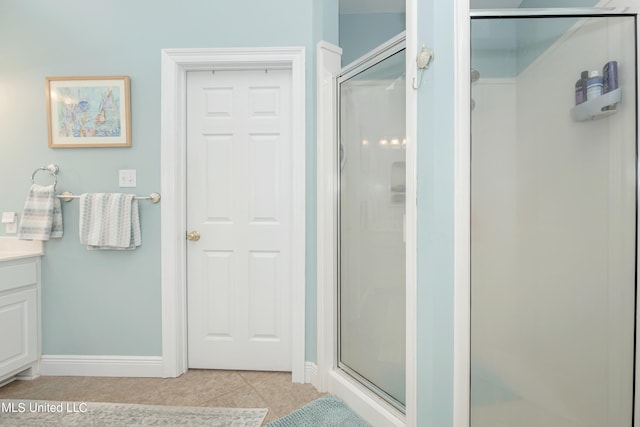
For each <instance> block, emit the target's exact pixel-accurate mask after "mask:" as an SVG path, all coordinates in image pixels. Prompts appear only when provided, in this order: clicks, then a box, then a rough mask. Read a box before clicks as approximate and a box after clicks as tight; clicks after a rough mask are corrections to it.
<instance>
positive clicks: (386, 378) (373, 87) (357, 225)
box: [337, 42, 406, 411]
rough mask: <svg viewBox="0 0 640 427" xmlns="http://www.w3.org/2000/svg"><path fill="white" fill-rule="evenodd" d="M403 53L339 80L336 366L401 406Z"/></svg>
mask: <svg viewBox="0 0 640 427" xmlns="http://www.w3.org/2000/svg"><path fill="white" fill-rule="evenodd" d="M404 70H405V52H404V42H402V43H395V44H394V45H393V46H390V47H388V48H386V49H384V50H383V51H381V52H377V53H376V54H374V55H372V56H371V57H370V58H369V59H368V60H367V61H364V62H361V63H359V64H358V65H356V66H355V67H354V68H351V69H347V70H345V71H344V72H343V74H342V75H341V76H340V77H339V79H338V85H339V93H338V97H339V113H340V116H339V123H340V125H339V138H338V141H340V147H339V150H338V151H339V152H340V159H338V161H339V164H340V168H339V170H340V188H339V212H338V216H339V218H338V223H339V238H338V242H339V245H340V247H339V259H338V266H339V267H338V268H339V274H338V279H339V280H338V346H337V347H338V354H337V359H338V360H337V362H338V367H339V369H341V370H342V371H344V372H346V373H347V374H349V375H350V376H351V377H353V378H354V379H356V380H357V381H359V382H360V383H361V384H363V385H364V386H366V387H367V388H369V389H370V390H371V391H373V392H374V393H376V394H378V395H379V396H380V397H382V398H383V399H385V400H386V401H387V402H388V403H390V404H392V405H393V406H395V407H396V408H398V409H399V410H401V411H404V404H405V244H404V234H403V228H404V213H405V147H406V139H405V74H404Z"/></svg>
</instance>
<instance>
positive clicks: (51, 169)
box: [31, 163, 60, 188]
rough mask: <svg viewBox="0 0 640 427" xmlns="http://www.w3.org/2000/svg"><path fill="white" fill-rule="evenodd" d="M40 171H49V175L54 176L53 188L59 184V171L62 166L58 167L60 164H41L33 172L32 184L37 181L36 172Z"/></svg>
mask: <svg viewBox="0 0 640 427" xmlns="http://www.w3.org/2000/svg"><path fill="white" fill-rule="evenodd" d="M40 171H45V172H48V173H49V175H51V176H52V177H53V188H55V187H56V185H58V172H59V171H60V168H59V167H58V165H56V164H54V163H51V164H50V165H47V166H41V167H39V168H38V169H36V170H34V171H33V173H32V174H31V183H32V184H35V183H36V174H37V173H38V172H40Z"/></svg>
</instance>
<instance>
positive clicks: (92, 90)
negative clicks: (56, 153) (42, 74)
mask: <svg viewBox="0 0 640 427" xmlns="http://www.w3.org/2000/svg"><path fill="white" fill-rule="evenodd" d="M129 86H130V83H129V77H128V76H101V77H46V96H47V125H48V128H49V147H51V148H70V147H130V146H131V109H130V93H129V92H130V90H129Z"/></svg>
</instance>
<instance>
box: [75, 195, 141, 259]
mask: <svg viewBox="0 0 640 427" xmlns="http://www.w3.org/2000/svg"><path fill="white" fill-rule="evenodd" d="M79 202H80V215H79V222H80V243H81V244H83V245H86V246H87V249H111V250H126V249H129V250H131V249H135V248H136V247H138V246H140V244H141V243H142V238H141V233H140V216H139V213H138V201H137V200H135V199H134V195H133V194H122V193H93V194H86V193H85V194H81V195H80V200H79Z"/></svg>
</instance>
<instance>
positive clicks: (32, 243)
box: [0, 236, 44, 261]
mask: <svg viewBox="0 0 640 427" xmlns="http://www.w3.org/2000/svg"><path fill="white" fill-rule="evenodd" d="M41 255H44V248H43V245H42V242H41V241H39V240H18V239H16V238H15V237H9V236H0V261H9V260H14V259H20V258H28V257H33V256H41Z"/></svg>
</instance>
